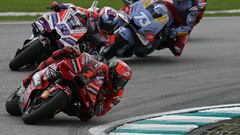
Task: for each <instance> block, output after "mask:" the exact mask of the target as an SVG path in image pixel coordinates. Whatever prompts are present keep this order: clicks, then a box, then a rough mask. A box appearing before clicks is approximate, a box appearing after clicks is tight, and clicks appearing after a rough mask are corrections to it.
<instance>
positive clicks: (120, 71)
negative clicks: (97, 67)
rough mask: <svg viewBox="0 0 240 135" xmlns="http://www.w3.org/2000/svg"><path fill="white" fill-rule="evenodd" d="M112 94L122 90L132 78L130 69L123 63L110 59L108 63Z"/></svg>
mask: <svg viewBox="0 0 240 135" xmlns="http://www.w3.org/2000/svg"><path fill="white" fill-rule="evenodd" d="M108 66H109V72H110V76H111V80H112V87H113V90H114V92H117V90H119V88H123V87H124V86H125V85H126V84H127V82H128V80H130V79H131V77H132V72H131V68H130V67H129V66H128V65H127V64H126V63H125V62H123V61H121V60H117V59H111V60H110V61H109V63H108Z"/></svg>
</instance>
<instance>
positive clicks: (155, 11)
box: [146, 2, 168, 19]
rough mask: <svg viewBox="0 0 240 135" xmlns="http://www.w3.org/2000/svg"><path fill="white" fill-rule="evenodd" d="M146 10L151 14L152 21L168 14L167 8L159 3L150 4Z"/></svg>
mask: <svg viewBox="0 0 240 135" xmlns="http://www.w3.org/2000/svg"><path fill="white" fill-rule="evenodd" d="M146 9H147V10H148V11H149V12H150V13H151V14H152V16H153V18H154V19H155V18H159V17H162V16H164V15H167V14H168V9H167V7H166V6H165V5H163V4H161V3H156V2H155V3H152V4H150V5H149V6H147V7H146Z"/></svg>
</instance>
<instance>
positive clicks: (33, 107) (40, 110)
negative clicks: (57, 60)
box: [22, 90, 68, 124]
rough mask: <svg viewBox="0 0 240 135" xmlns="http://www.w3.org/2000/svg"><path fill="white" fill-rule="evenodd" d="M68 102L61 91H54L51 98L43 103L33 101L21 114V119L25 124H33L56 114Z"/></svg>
mask: <svg viewBox="0 0 240 135" xmlns="http://www.w3.org/2000/svg"><path fill="white" fill-rule="evenodd" d="M67 101H68V96H67V94H66V93H65V92H64V91H62V90H59V91H56V93H55V94H54V95H53V96H49V97H48V98H47V99H45V100H44V101H36V100H35V101H33V102H32V103H31V104H30V105H29V107H28V108H27V110H26V111H25V112H23V115H22V119H23V121H24V123H26V124H34V123H36V122H39V121H41V120H44V119H48V118H49V117H50V116H52V115H53V114H55V113H56V112H58V111H59V110H60V109H61V108H63V107H64V106H65V105H66V103H67Z"/></svg>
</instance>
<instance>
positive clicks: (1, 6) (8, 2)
mask: <svg viewBox="0 0 240 135" xmlns="http://www.w3.org/2000/svg"><path fill="white" fill-rule="evenodd" d="M52 1H53V0H0V12H8V11H14V12H43V11H46V8H45V7H47V6H49V5H50V4H51V2H52ZM57 1H58V2H72V3H74V4H75V5H79V6H83V7H90V5H91V3H92V1H93V0H57ZM207 2H208V4H207V10H209V11H212V10H224V9H240V0H207ZM104 5H108V6H112V7H114V8H119V7H120V6H121V5H122V0H100V7H102V6H104Z"/></svg>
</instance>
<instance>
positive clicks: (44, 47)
mask: <svg viewBox="0 0 240 135" xmlns="http://www.w3.org/2000/svg"><path fill="white" fill-rule="evenodd" d="M52 4H54V2H53V3H52ZM97 4H98V0H94V2H93V4H92V7H90V8H89V9H87V10H89V12H92V10H95V9H97V8H96V6H97ZM51 8H52V7H51ZM82 9H83V8H82ZM53 10H54V11H56V9H53ZM79 16H81V12H79V11H78V10H76V8H75V7H72V6H69V7H65V8H62V9H61V10H60V9H58V11H56V12H53V13H46V14H44V15H43V16H41V17H40V18H39V19H38V20H37V21H36V22H34V23H32V27H33V29H32V36H31V38H29V39H27V40H25V42H24V45H23V47H22V48H19V49H18V50H17V52H16V54H15V56H14V58H13V59H12V60H11V61H10V63H9V68H10V69H11V70H13V71H16V70H20V69H22V68H27V67H33V66H36V65H38V64H39V63H40V62H42V61H44V60H45V59H47V58H48V57H50V56H51V54H52V52H54V51H56V50H58V49H62V48H63V47H64V46H75V47H76V48H77V47H78V46H77V45H78V41H79V40H80V39H81V38H82V37H83V36H84V35H85V33H86V32H87V28H86V27H85V26H84V25H83V23H82V22H81V20H80V19H79Z"/></svg>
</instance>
